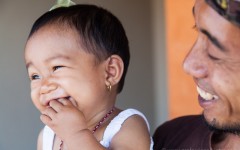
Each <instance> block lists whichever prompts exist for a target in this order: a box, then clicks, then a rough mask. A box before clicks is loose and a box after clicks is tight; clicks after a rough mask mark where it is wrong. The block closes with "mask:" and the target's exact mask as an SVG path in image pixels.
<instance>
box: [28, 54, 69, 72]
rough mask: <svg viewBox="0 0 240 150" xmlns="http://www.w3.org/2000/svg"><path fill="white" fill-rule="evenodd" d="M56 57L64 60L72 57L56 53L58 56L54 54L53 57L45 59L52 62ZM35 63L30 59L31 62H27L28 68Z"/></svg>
mask: <svg viewBox="0 0 240 150" xmlns="http://www.w3.org/2000/svg"><path fill="white" fill-rule="evenodd" d="M55 59H62V60H64V59H65V60H70V59H71V58H70V57H68V56H65V55H56V56H53V57H49V58H47V59H46V60H45V62H50V61H53V60H55ZM32 65H33V63H32V62H31V61H30V62H27V63H26V68H27V69H28V68H29V67H30V66H32Z"/></svg>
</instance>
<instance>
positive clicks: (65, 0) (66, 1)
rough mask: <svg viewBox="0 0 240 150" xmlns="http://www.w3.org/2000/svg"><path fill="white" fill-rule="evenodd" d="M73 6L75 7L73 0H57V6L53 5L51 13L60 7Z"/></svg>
mask: <svg viewBox="0 0 240 150" xmlns="http://www.w3.org/2000/svg"><path fill="white" fill-rule="evenodd" d="M72 5H75V3H74V2H72V1H71V0H57V2H56V4H55V5H53V7H52V8H51V9H50V10H49V11H51V10H54V9H56V8H59V7H69V6H72Z"/></svg>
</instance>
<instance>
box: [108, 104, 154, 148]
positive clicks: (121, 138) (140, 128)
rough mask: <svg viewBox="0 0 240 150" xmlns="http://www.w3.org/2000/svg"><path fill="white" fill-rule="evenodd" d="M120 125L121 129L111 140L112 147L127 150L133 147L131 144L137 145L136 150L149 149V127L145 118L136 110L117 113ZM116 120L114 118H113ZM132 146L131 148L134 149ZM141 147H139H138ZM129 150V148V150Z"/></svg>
mask: <svg viewBox="0 0 240 150" xmlns="http://www.w3.org/2000/svg"><path fill="white" fill-rule="evenodd" d="M117 117H118V119H119V120H121V119H122V120H124V121H122V120H121V121H119V120H118V121H119V123H120V124H121V129H120V130H119V132H118V133H117V134H116V135H115V136H114V137H113V139H112V146H114V147H119V146H120V147H122V146H123V148H125V149H128V148H130V147H132V146H133V144H132V143H135V144H136V143H138V144H136V145H139V147H138V148H137V149H139V150H140V149H143V148H144V147H148V148H149V147H150V146H149V145H150V143H151V141H150V140H151V139H150V133H149V125H148V121H147V119H146V117H145V116H144V115H143V114H142V113H141V112H140V111H138V110H136V109H127V110H124V111H122V112H121V113H119V115H118V116H117ZM115 118H116V117H115ZM135 144H134V147H133V148H136V145H135ZM140 145H141V146H140ZM130 149H131V148H130Z"/></svg>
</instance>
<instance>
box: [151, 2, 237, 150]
mask: <svg viewBox="0 0 240 150" xmlns="http://www.w3.org/2000/svg"><path fill="white" fill-rule="evenodd" d="M193 16H194V19H195V24H196V25H195V28H196V30H197V32H198V33H199V34H198V38H197V40H196V42H195V43H194V45H193V47H192V49H191V51H190V52H189V54H188V55H187V56H186V58H185V60H184V63H183V68H184V70H185V71H186V72H187V73H188V74H190V75H191V76H192V77H193V80H194V82H195V83H196V86H197V91H198V94H199V96H198V101H199V104H200V106H201V107H202V108H203V115H199V116H185V117H180V118H177V119H174V120H171V121H168V122H166V123H164V124H163V125H161V126H160V127H159V128H158V129H157V130H156V132H155V134H154V143H155V146H154V149H156V150H159V149H199V150H200V149H231V150H232V149H233V150H235V149H237V150H239V149H240V0H196V2H195V5H194V7H193Z"/></svg>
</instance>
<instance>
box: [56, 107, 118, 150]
mask: <svg viewBox="0 0 240 150" xmlns="http://www.w3.org/2000/svg"><path fill="white" fill-rule="evenodd" d="M113 112H114V107H113V108H112V109H111V110H110V111H109V112H108V113H107V114H106V115H105V116H104V117H103V118H102V119H101V120H100V121H99V122H98V124H97V125H96V126H95V127H94V128H93V130H92V134H94V133H95V132H96V131H97V129H98V128H99V127H100V126H101V125H102V124H103V123H104V122H105V120H106V119H107V118H108V117H109V116H110V115H111V114H112V113H113ZM62 146H63V140H61V143H60V145H59V150H62Z"/></svg>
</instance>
